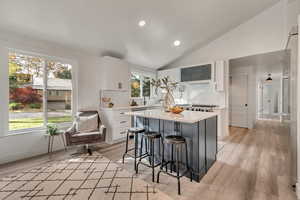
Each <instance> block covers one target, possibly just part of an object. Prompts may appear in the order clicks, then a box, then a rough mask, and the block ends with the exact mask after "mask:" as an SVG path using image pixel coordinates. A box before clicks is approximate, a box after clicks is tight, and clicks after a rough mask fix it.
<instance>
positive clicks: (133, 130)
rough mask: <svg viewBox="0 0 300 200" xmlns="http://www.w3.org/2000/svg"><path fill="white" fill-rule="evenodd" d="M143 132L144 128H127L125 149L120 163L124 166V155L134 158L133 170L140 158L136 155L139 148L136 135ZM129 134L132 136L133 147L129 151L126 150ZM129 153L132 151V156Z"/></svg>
mask: <svg viewBox="0 0 300 200" xmlns="http://www.w3.org/2000/svg"><path fill="white" fill-rule="evenodd" d="M144 132H145V129H144V128H129V129H128V130H127V137H126V148H125V153H124V154H123V158H122V163H123V164H124V159H125V156H126V155H127V156H129V157H132V158H134V170H136V159H137V158H139V157H140V156H142V155H141V154H140V155H139V156H138V155H137V149H138V148H139V147H138V135H139V134H141V133H144ZM130 134H133V135H134V147H133V148H131V149H128V142H129V137H130ZM130 151H134V155H131V154H130V153H129V152H130ZM140 152H141V151H140Z"/></svg>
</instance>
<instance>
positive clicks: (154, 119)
mask: <svg viewBox="0 0 300 200" xmlns="http://www.w3.org/2000/svg"><path fill="white" fill-rule="evenodd" d="M125 114H126V115H130V116H132V118H133V122H134V125H135V126H136V127H144V128H145V129H146V131H157V132H160V133H161V135H162V138H164V137H165V136H167V135H171V134H172V135H174V134H176V135H181V136H183V137H185V138H186V141H187V146H188V156H189V163H188V164H189V166H190V167H191V168H192V171H193V180H196V181H198V182H199V181H200V180H201V178H202V177H203V176H204V175H205V174H206V172H207V171H208V170H209V168H210V167H211V166H212V165H213V163H214V162H215V161H216V154H217V130H218V129H217V115H218V114H217V113H214V112H193V111H183V112H182V113H180V114H173V113H169V112H164V111H162V110H161V109H153V110H145V111H136V112H127V113H125ZM185 155H186V154H185V149H184V148H183V149H182V152H181V153H180V160H181V162H183V163H184V162H185ZM155 158H156V161H157V162H159V161H160V159H161V153H160V148H159V141H156V144H155ZM165 158H167V159H170V158H171V147H170V146H165Z"/></svg>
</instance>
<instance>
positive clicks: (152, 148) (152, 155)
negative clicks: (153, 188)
mask: <svg viewBox="0 0 300 200" xmlns="http://www.w3.org/2000/svg"><path fill="white" fill-rule="evenodd" d="M151 160H152V162H151V167H152V182H154V163H155V160H154V140H151Z"/></svg>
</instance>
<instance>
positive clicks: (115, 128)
mask: <svg viewBox="0 0 300 200" xmlns="http://www.w3.org/2000/svg"><path fill="white" fill-rule="evenodd" d="M129 111H130V110H113V109H112V110H109V109H107V110H101V111H100V116H101V121H102V122H103V124H104V125H105V127H106V128H107V134H106V143H108V144H114V143H117V142H120V141H123V140H125V139H126V132H127V130H128V129H129V128H130V127H131V117H130V116H127V115H125V112H129Z"/></svg>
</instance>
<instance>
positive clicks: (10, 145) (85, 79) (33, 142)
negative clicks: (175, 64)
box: [0, 32, 155, 164]
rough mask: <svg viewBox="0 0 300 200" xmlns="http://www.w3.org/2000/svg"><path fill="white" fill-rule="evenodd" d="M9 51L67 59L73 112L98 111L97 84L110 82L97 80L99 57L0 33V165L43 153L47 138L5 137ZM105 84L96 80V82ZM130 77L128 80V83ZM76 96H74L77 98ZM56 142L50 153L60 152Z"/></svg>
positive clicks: (39, 134)
mask: <svg viewBox="0 0 300 200" xmlns="http://www.w3.org/2000/svg"><path fill="white" fill-rule="evenodd" d="M9 48H12V49H17V50H22V51H24V52H31V53H38V54H41V55H47V56H53V57H56V58H60V59H67V60H68V61H70V64H72V66H73V69H74V70H75V72H76V76H74V77H73V79H75V82H74V86H75V89H74V90H73V92H74V94H75V96H77V98H76V99H75V100H74V101H75V105H74V109H75V111H76V110H77V109H98V106H99V91H100V89H101V84H100V83H101V82H103V81H110V78H111V77H103V76H101V72H103V68H102V67H101V64H100V63H101V57H100V56H97V55H92V54H88V53H86V52H81V51H77V50H76V49H71V48H67V47H62V46H59V45H57V44H53V43H48V42H45V41H39V40H36V39H32V38H26V37H24V36H19V35H11V34H6V33H2V32H0V102H1V104H0V113H1V115H0V152H1V154H0V164H1V163H5V162H10V161H14V160H17V159H22V158H26V157H31V156H35V155H39V154H44V153H46V152H47V148H48V146H47V145H48V143H47V142H48V140H47V139H48V138H47V137H45V136H44V134H45V132H43V131H35V132H32V133H26V134H19V135H9V136H8V135H7V134H8V52H9ZM133 66H134V68H135V69H141V70H144V71H151V72H153V73H155V71H154V70H151V69H148V68H146V67H139V66H136V65H133ZM103 78H104V79H105V80H100V79H103ZM129 78H130V77H128V79H129ZM77 94H78V95H77ZM62 147H63V146H62V144H61V141H60V140H57V141H56V142H55V144H54V149H55V150H58V149H62Z"/></svg>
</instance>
